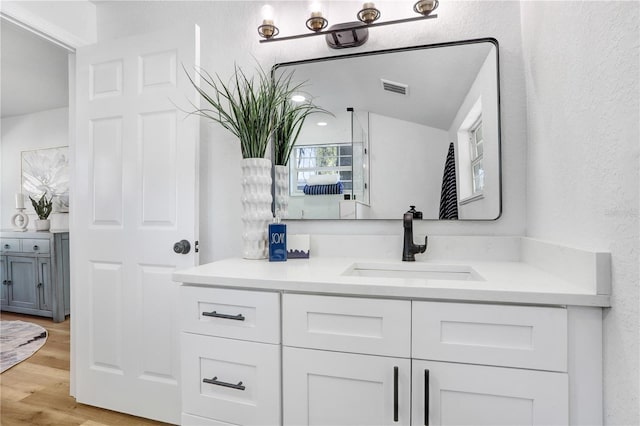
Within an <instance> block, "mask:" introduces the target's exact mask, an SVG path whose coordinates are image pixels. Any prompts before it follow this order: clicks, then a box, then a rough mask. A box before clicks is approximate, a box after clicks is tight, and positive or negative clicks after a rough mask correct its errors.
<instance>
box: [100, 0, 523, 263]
mask: <svg viewBox="0 0 640 426" xmlns="http://www.w3.org/2000/svg"><path fill="white" fill-rule="evenodd" d="M323 3H325V6H326V7H325V9H326V10H325V15H326V16H328V17H329V19H330V20H331V22H332V23H336V22H343V21H352V20H354V18H355V13H356V11H357V10H359V8H360V7H361V6H362V2H345V1H333V2H323ZM413 3H414V1H407V0H402V1H400V0H398V1H393V2H389V1H386V2H385V1H379V2H376V5H377V6H378V7H379V8H380V9H381V10H382V11H383V14H384V19H395V18H401V17H410V16H411V15H413V11H412V10H411V8H412V5H413ZM263 4H264V3H262V2H248V1H236V2H231V1H217V2H216V1H214V2H155V1H154V2H133V1H132V2H130V1H127V2H99V3H97V6H98V39H99V40H101V39H109V38H114V37H121V36H126V35H128V34H136V33H141V32H148V31H155V30H162V29H163V28H166V27H167V26H171V25H175V24H176V23H180V24H188V23H198V24H199V25H200V26H201V30H202V32H201V34H202V54H203V66H204V67H205V68H206V69H207V70H209V71H211V72H218V73H220V74H221V75H222V76H223V77H224V76H226V75H228V74H229V73H230V72H231V70H232V68H233V64H234V62H237V63H238V64H240V65H243V66H246V67H252V66H254V64H255V60H254V58H255V59H256V60H258V61H259V62H261V63H262V64H263V66H265V67H267V68H268V67H270V66H271V65H273V64H274V63H279V62H286V61H293V60H300V59H306V58H312V57H321V56H333V55H337V54H341V53H353V52H356V51H371V50H378V49H386V48H393V47H403V46H416V45H423V44H430V43H437V42H448V41H456V40H465V39H473V38H480V37H495V38H497V39H498V41H499V42H500V66H501V69H500V73H501V91H502V99H501V101H502V120H503V121H502V143H503V145H502V156H503V157H502V168H503V175H504V180H503V194H504V201H503V215H502V217H501V218H500V219H499V220H497V221H495V222H494V221H488V222H465V223H446V222H433V221H424V222H423V223H418V224H416V226H415V230H416V232H417V233H418V234H425V233H428V234H430V235H434V234H440V235H451V234H457V235H478V234H479V235H522V234H523V233H524V221H525V218H524V214H525V213H524V211H525V204H524V186H525V147H526V144H525V138H526V126H525V118H526V113H525V96H524V94H525V87H524V75H523V70H522V55H521V39H520V6H519V4H518V3H515V2H501V1H495V2H493V1H483V2H475V1H469V2H466V1H459V2H458V1H456V2H441V4H440V7H439V9H438V16H439V18H438V19H435V20H431V21H426V22H417V23H411V24H405V25H400V26H389V27H380V28H375V29H372V30H371V31H370V37H369V41H368V42H367V44H365V45H364V46H362V47H359V48H356V49H350V50H348V51H347V52H342V51H335V50H331V49H329V48H328V47H327V45H326V43H325V42H324V40H323V39H322V37H313V38H308V39H303V40H296V41H283V42H278V43H270V44H259V43H258V35H257V32H256V27H257V25H259V23H260V22H261V18H260V8H261V6H262V5H263ZM273 5H274V7H275V8H276V13H277V16H276V18H277V22H278V23H279V25H280V29H281V34H282V35H290V34H297V33H305V32H307V31H308V30H306V29H305V27H304V20H305V19H306V15H307V14H308V12H307V2H302V1H297V2H289V1H276V2H273ZM204 131H205V135H204V137H203V140H204V143H203V145H202V149H201V154H202V163H201V164H202V166H201V221H200V223H201V227H200V231H201V232H200V237H201V244H202V252H201V253H202V254H201V260H202V261H203V262H207V261H211V260H215V259H221V258H224V257H229V256H237V255H239V253H240V233H241V226H240V219H239V211H240V201H239V193H240V183H239V177H240V172H239V167H238V161H239V158H240V154H239V149H238V146H237V142H236V141H235V140H234V139H233V136H230V135H229V134H228V133H227V132H225V131H223V130H220V129H219V126H213V125H209V124H207V125H205V126H204ZM398 219H400V218H398ZM289 230H290V232H296V233H316V234H317V233H324V234H391V235H400V233H401V232H402V226H401V224H400V221H399V220H394V221H373V222H366V223H364V222H363V223H355V224H354V223H353V222H337V221H336V222H333V221H331V222H327V221H305V222H290V223H289Z"/></svg>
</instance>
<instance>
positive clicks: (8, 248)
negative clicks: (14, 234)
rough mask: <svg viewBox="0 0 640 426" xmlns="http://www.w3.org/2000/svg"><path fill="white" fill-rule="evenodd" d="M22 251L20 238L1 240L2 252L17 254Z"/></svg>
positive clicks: (0, 249) (0, 248) (0, 250)
mask: <svg viewBox="0 0 640 426" xmlns="http://www.w3.org/2000/svg"><path fill="white" fill-rule="evenodd" d="M16 251H20V239H19V238H1V239H0V252H2V253H8V252H16Z"/></svg>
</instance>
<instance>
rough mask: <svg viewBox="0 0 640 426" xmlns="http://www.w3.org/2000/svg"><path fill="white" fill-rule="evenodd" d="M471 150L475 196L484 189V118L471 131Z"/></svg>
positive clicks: (479, 119)
mask: <svg viewBox="0 0 640 426" xmlns="http://www.w3.org/2000/svg"><path fill="white" fill-rule="evenodd" d="M469 149H470V150H471V152H470V158H471V179H472V190H473V194H478V193H480V192H482V190H483V189H484V167H483V165H482V156H483V152H484V138H483V136H482V116H480V118H478V120H477V121H476V122H475V123H474V124H473V126H472V127H471V128H470V129H469Z"/></svg>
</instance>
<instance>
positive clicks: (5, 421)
mask: <svg viewBox="0 0 640 426" xmlns="http://www.w3.org/2000/svg"><path fill="white" fill-rule="evenodd" d="M0 319H3V320H21V321H28V322H33V323H36V324H38V325H40V326H42V327H44V328H45V329H46V330H47V331H48V332H49V337H48V339H47V343H45V345H44V346H43V347H42V348H41V349H40V350H39V351H38V352H36V353H35V354H34V355H33V356H32V357H31V358H29V359H27V360H26V361H23V362H21V363H20V364H18V365H16V366H14V367H12V368H10V369H9V370H7V371H5V372H4V373H2V374H1V375H0V424H1V425H3V426H14V425H15V426H23V425H56V426H57V425H60V426H62V425H85V426H99V425H127V426H128V425H163V424H165V423H159V422H155V421H152V420H147V419H143V418H140V417H133V416H129V415H126V414H122V413H117V412H115V411H109V410H104V409H102V408H97V407H93V406H90V405H84V404H79V403H77V402H76V400H75V399H74V398H73V397H71V396H69V341H70V333H69V323H70V321H69V319H68V318H67V320H66V321H64V322H61V323H54V322H53V321H52V320H51V319H47V318H41V317H35V316H30V315H21V314H13V313H9V312H2V313H0Z"/></svg>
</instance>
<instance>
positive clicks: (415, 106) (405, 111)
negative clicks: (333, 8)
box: [274, 39, 501, 220]
mask: <svg viewBox="0 0 640 426" xmlns="http://www.w3.org/2000/svg"><path fill="white" fill-rule="evenodd" d="M292 70H294V73H293V78H294V80H296V81H299V82H305V86H304V89H305V93H300V94H299V95H301V96H305V97H307V98H308V97H311V98H312V99H313V101H314V103H315V104H316V105H318V106H321V107H322V108H324V109H326V110H328V111H331V112H332V113H333V116H330V115H327V114H312V115H310V116H309V117H307V120H306V121H305V123H304V126H303V128H302V130H301V132H300V135H299V137H298V139H297V142H296V144H295V146H294V149H293V151H292V154H291V158H290V160H289V164H288V174H289V190H288V203H287V204H286V207H285V209H284V211H282V208H280V209H279V207H278V206H276V207H275V208H276V209H279V210H280V214H281V216H283V217H284V218H287V219H399V218H401V217H402V214H403V213H404V212H406V211H407V210H409V208H410V206H415V210H416V211H418V212H421V213H422V217H423V218H424V219H446V220H465V219H466V220H490V219H496V218H498V216H499V215H500V209H501V200H500V121H499V81H498V49H497V42H496V41H495V40H493V39H481V40H470V41H464V42H456V43H446V44H439V45H430V46H421V47H415V48H405V49H394V50H386V51H380V52H372V53H365V54H355V55H347V56H339V57H330V58H321V59H315V60H309V61H300V62H290V63H283V64H278V65H276V67H275V68H274V72H275V73H280V72H291V71H292Z"/></svg>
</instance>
